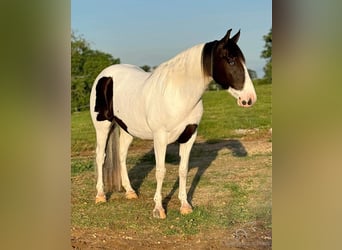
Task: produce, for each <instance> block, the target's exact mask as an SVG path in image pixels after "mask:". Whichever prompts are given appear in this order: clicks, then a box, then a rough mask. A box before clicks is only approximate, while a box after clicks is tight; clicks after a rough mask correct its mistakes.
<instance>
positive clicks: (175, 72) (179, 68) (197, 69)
mask: <svg viewBox="0 0 342 250" xmlns="http://www.w3.org/2000/svg"><path fill="white" fill-rule="evenodd" d="M203 47H204V44H198V45H196V46H193V47H191V48H189V49H187V50H185V51H183V52H181V53H179V54H178V55H176V56H175V57H173V58H171V59H170V60H168V61H166V62H164V63H162V64H160V65H159V66H158V67H157V68H156V69H155V70H154V71H153V73H152V75H151V77H152V78H154V77H157V78H158V80H159V81H164V80H169V79H171V78H172V79H174V80H181V79H186V80H187V81H190V80H191V78H192V79H193V80H195V81H200V79H201V80H202V81H207V78H208V77H209V76H208V74H207V73H206V72H205V71H204V68H203V60H202V53H203ZM199 84H200V82H199Z"/></svg>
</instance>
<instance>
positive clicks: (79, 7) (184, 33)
mask: <svg viewBox="0 0 342 250" xmlns="http://www.w3.org/2000/svg"><path fill="white" fill-rule="evenodd" d="M271 27H272V1H271V0H257V1H256V0H235V1H230V0H207V1H206V0H172V1H166V0H165V1H162V0H159V1H158V0H140V1H139V0H97V1H95V0H72V1H71V28H72V30H73V31H75V32H76V34H79V35H82V36H83V37H84V38H85V39H86V40H87V41H88V42H90V44H91V47H92V48H93V49H97V50H101V51H103V52H106V53H110V54H112V55H113V56H114V57H115V58H118V57H119V58H120V59H121V62H122V63H129V64H135V65H138V66H142V65H145V64H146V65H150V66H155V65H159V64H160V63H162V62H164V61H166V60H168V59H170V58H172V57H173V56H175V55H177V54H178V53H179V52H181V51H183V50H185V49H187V48H190V47H192V46H194V45H196V44H200V43H205V42H209V41H213V40H218V39H220V38H222V37H223V36H224V35H225V33H226V31H227V30H228V29H230V28H232V29H233V31H232V34H235V32H237V31H238V30H239V29H241V36H240V40H239V42H238V44H239V46H240V48H241V50H242V51H243V53H244V54H245V57H246V61H247V67H248V68H250V69H253V70H255V71H256V72H257V74H258V76H259V77H262V76H263V75H264V73H263V70H262V68H263V66H264V65H265V60H264V59H262V58H260V53H261V51H262V50H263V47H264V44H265V43H264V41H263V39H262V37H263V35H266V34H267V33H268V32H269V30H270V28H271Z"/></svg>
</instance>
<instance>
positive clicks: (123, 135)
mask: <svg viewBox="0 0 342 250" xmlns="http://www.w3.org/2000/svg"><path fill="white" fill-rule="evenodd" d="M132 140H133V136H131V135H130V134H128V133H127V132H126V131H124V130H123V129H120V165H121V180H122V186H123V187H124V188H125V190H126V198H127V199H137V198H138V196H137V194H136V193H135V191H134V190H133V188H132V186H131V183H130V181H129V178H128V173H127V166H126V158H127V151H128V148H129V145H130V144H131V142H132Z"/></svg>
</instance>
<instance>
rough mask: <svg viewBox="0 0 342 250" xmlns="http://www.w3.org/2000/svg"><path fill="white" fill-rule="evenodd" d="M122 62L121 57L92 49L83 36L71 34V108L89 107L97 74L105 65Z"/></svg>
mask: <svg viewBox="0 0 342 250" xmlns="http://www.w3.org/2000/svg"><path fill="white" fill-rule="evenodd" d="M117 63H120V59H119V58H113V56H112V55H110V54H108V53H104V52H101V51H98V50H92V49H91V48H90V45H89V43H88V42H87V41H86V40H85V39H84V38H83V37H82V36H77V35H75V33H74V32H72V34H71V108H72V111H79V110H83V109H86V108H88V106H89V95H90V91H91V87H92V85H93V82H94V80H95V78H96V76H97V75H98V74H99V73H100V72H101V70H103V69H104V68H105V67H107V66H109V65H112V64H117Z"/></svg>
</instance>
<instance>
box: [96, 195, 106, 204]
mask: <svg viewBox="0 0 342 250" xmlns="http://www.w3.org/2000/svg"><path fill="white" fill-rule="evenodd" d="M103 202H106V196H105V195H100V196H96V198H95V204H97V203H103Z"/></svg>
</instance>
